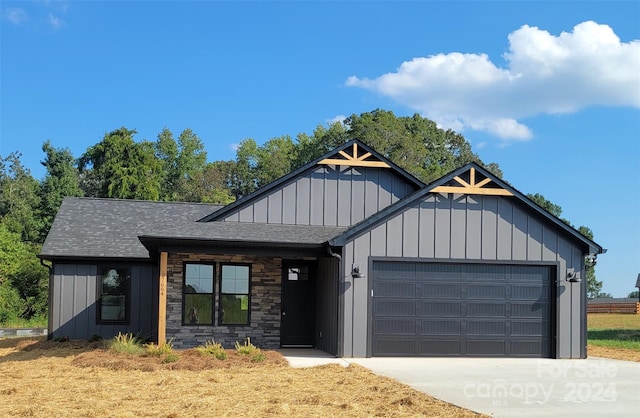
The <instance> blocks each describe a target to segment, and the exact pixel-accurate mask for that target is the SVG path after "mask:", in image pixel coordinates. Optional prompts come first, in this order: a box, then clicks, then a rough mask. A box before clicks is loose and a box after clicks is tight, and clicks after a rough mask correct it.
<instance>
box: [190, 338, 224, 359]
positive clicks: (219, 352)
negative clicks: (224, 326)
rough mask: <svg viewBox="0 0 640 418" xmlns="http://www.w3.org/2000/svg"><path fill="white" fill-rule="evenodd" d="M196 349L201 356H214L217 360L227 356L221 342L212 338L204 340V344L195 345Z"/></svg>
mask: <svg viewBox="0 0 640 418" xmlns="http://www.w3.org/2000/svg"><path fill="white" fill-rule="evenodd" d="M196 351H197V352H198V353H200V354H202V355H203V356H214V357H215V358H217V359H218V360H225V359H226V358H227V352H226V351H225V350H224V347H222V344H220V343H217V342H215V341H214V340H211V341H206V342H205V343H204V345H201V346H198V347H196Z"/></svg>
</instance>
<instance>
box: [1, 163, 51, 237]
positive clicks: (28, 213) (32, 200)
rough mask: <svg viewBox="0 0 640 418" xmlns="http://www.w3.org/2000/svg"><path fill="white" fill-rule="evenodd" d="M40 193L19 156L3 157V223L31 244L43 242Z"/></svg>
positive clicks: (35, 181)
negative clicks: (39, 214) (40, 240)
mask: <svg viewBox="0 0 640 418" xmlns="http://www.w3.org/2000/svg"><path fill="white" fill-rule="evenodd" d="M38 189H39V183H38V181H37V180H36V179H35V178H33V176H31V173H30V172H29V170H28V169H27V168H25V167H24V166H23V165H22V163H21V162H20V154H19V153H17V152H13V153H11V154H9V155H8V156H7V157H4V158H3V157H1V156H0V222H2V223H3V224H4V225H6V226H7V228H8V230H9V231H13V232H16V233H18V234H20V236H21V237H22V240H23V241H27V242H39V239H40V237H41V233H40V231H41V228H42V222H41V220H40V219H39V217H38V215H37V213H36V208H38V206H39V205H40V198H39V196H38Z"/></svg>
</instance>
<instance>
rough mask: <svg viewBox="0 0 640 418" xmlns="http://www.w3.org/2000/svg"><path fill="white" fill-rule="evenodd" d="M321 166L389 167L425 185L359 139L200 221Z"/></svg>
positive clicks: (243, 204)
mask: <svg viewBox="0 0 640 418" xmlns="http://www.w3.org/2000/svg"><path fill="white" fill-rule="evenodd" d="M322 165H339V166H348V167H377V168H388V169H390V170H391V171H392V172H393V173H394V174H395V175H397V176H399V177H401V178H402V179H403V180H404V181H406V182H407V183H409V184H411V185H412V186H413V187H415V188H420V187H423V186H424V183H422V182H421V181H420V180H418V179H417V178H415V177H413V176H412V175H411V174H409V173H408V172H406V171H405V170H403V169H402V168H400V167H398V166H397V165H395V164H394V163H392V162H391V161H389V160H387V159H386V158H385V157H383V156H382V155H380V154H378V153H377V152H376V151H375V150H373V149H372V148H370V147H369V146H367V145H366V144H364V143H363V142H361V141H359V140H351V141H349V142H346V143H345V144H343V145H341V146H340V147H338V148H336V149H334V150H332V151H330V152H328V153H326V154H325V155H323V156H321V157H319V158H317V159H315V160H314V161H312V162H310V163H308V164H305V165H304V166H302V167H300V168H298V169H297V170H294V171H292V172H291V173H289V174H287V175H285V176H283V177H281V178H279V179H277V180H275V181H273V182H271V183H269V184H267V185H266V186H264V187H261V188H260V189H258V190H256V191H255V192H253V193H251V194H250V195H247V196H245V197H243V198H241V199H238V200H237V201H235V202H233V203H231V204H229V205H227V206H225V207H223V208H222V209H219V210H218V211H216V212H213V213H211V214H209V215H207V216H205V217H204V218H202V219H200V222H211V221H218V220H221V219H224V218H225V217H226V216H228V215H230V214H232V213H233V212H234V211H238V210H240V209H242V208H244V207H246V206H249V205H251V204H252V203H253V202H256V201H258V200H259V199H261V198H263V197H264V196H267V195H268V194H269V193H271V192H273V191H275V190H276V189H278V188H281V187H283V186H285V185H286V184H287V183H289V182H290V181H292V180H294V179H295V178H297V177H301V176H303V175H305V173H307V172H308V171H310V170H312V169H314V168H315V167H317V166H322Z"/></svg>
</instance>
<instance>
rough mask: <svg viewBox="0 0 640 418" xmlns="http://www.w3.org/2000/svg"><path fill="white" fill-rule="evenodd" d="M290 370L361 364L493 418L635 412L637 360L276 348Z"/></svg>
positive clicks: (639, 387) (638, 404) (639, 379)
mask: <svg viewBox="0 0 640 418" xmlns="http://www.w3.org/2000/svg"><path fill="white" fill-rule="evenodd" d="M280 351H281V352H282V354H283V355H284V356H285V357H286V358H287V360H288V361H289V363H290V364H291V365H292V366H293V367H312V366H315V365H320V364H328V363H338V364H342V365H348V364H350V363H355V364H359V365H361V366H364V367H366V368H368V369H370V370H372V371H373V372H374V373H376V374H380V375H383V376H388V377H391V378H394V379H397V380H399V381H400V382H402V383H405V384H408V385H410V386H412V387H413V388H414V389H416V390H419V391H422V392H424V393H427V394H429V395H431V396H434V397H436V398H439V399H442V400H444V401H446V402H449V403H452V404H455V405H458V406H461V407H464V408H467V409H471V410H473V411H477V412H482V413H484V414H488V415H492V416H495V417H525V416H526V417H571V418H573V417H581V418H583V417H606V416H609V417H638V416H640V415H639V412H638V411H640V363H636V362H629V361H621V360H611V359H603V358H597V357H591V358H589V359H586V360H546V359H513V358H509V359H504V358H503V359H491V358H361V359H351V358H350V359H338V358H335V357H333V356H331V355H329V354H327V353H324V352H322V351H319V350H304V349H301V350H291V351H289V350H280Z"/></svg>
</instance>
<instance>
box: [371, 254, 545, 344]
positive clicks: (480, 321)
mask: <svg viewBox="0 0 640 418" xmlns="http://www.w3.org/2000/svg"><path fill="white" fill-rule="evenodd" d="M372 278H373V304H372V315H373V319H372V320H373V323H372V331H373V333H372V338H371V344H372V348H371V353H372V355H373V356H476V357H499V356H510V357H550V356H551V304H550V303H549V301H550V291H551V286H550V282H551V270H550V268H549V267H547V266H525V265H495V264H451V263H414V262H395V261H393V262H391V261H374V262H373V272H372Z"/></svg>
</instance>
